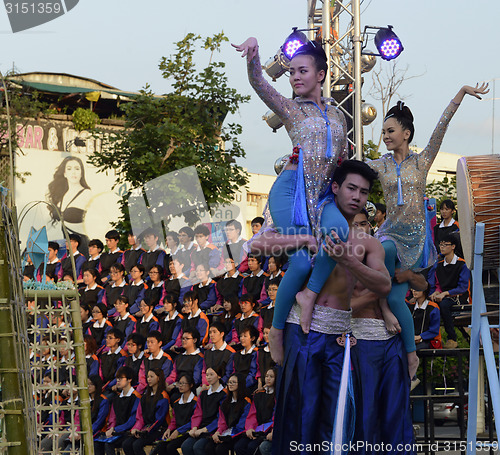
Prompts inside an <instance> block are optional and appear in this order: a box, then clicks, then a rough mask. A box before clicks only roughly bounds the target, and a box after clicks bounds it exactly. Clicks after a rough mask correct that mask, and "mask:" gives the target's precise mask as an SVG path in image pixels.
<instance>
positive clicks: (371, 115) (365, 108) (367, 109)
mask: <svg viewBox="0 0 500 455" xmlns="http://www.w3.org/2000/svg"><path fill="white" fill-rule="evenodd" d="M376 117H377V109H375V106H373V105H372V104H369V103H363V104H362V105H361V122H362V123H363V125H364V126H366V125H369V124H370V123H371V122H373V121H374V120H375V118H376Z"/></svg>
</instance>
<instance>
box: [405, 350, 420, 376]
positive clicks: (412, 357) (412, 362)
mask: <svg viewBox="0 0 500 455" xmlns="http://www.w3.org/2000/svg"><path fill="white" fill-rule="evenodd" d="M407 356H408V372H409V373H410V378H413V377H415V375H416V374H417V368H418V364H419V363H420V360H419V359H418V356H417V351H413V352H409V353H408V354H407Z"/></svg>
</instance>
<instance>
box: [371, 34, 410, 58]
mask: <svg viewBox="0 0 500 455" xmlns="http://www.w3.org/2000/svg"><path fill="white" fill-rule="evenodd" d="M374 41H375V46H376V47H377V49H378V51H379V53H380V56H381V57H382V58H383V59H384V60H392V59H395V58H396V57H398V56H399V54H401V52H403V50H404V48H403V44H402V43H401V40H400V39H399V38H398V37H397V35H396V34H395V33H394V32H393V31H392V27H391V26H389V27H388V28H381V29H380V30H379V31H378V32H377V34H376V35H375V40H374Z"/></svg>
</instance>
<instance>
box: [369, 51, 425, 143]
mask: <svg viewBox="0 0 500 455" xmlns="http://www.w3.org/2000/svg"><path fill="white" fill-rule="evenodd" d="M383 68H385V71H383ZM408 68H409V66H408V65H406V67H405V68H398V62H397V60H396V61H393V62H392V63H391V64H390V65H384V66H382V65H380V66H379V67H378V69H376V70H375V71H373V73H372V82H373V85H372V87H371V89H370V91H369V92H368V93H369V95H371V96H372V97H373V98H374V99H376V100H378V101H381V102H382V119H384V118H385V116H386V114H387V112H388V111H389V106H390V105H391V101H392V98H393V97H394V96H395V95H398V96H399V98H400V99H402V100H403V99H405V97H404V96H402V95H400V94H399V93H398V90H399V89H400V88H401V85H402V84H403V82H405V81H407V80H409V79H413V78H415V77H420V76H421V75H417V76H407V73H408ZM381 143H382V132H381V133H380V136H379V139H378V144H377V145H376V150H378V149H379V148H380V144H381Z"/></svg>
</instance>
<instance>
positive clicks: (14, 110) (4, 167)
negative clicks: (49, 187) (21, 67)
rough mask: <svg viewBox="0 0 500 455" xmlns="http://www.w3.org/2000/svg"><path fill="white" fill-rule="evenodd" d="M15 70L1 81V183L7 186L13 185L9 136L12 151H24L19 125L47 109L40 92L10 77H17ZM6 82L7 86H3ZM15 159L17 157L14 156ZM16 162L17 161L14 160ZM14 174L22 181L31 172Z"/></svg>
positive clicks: (24, 123)
mask: <svg viewBox="0 0 500 455" xmlns="http://www.w3.org/2000/svg"><path fill="white" fill-rule="evenodd" d="M15 75H16V73H15V72H9V73H7V74H6V75H5V78H4V81H3V82H0V87H1V88H0V183H2V181H5V182H8V183H7V186H10V185H12V183H13V182H10V178H9V174H10V158H9V136H10V138H11V142H12V151H13V154H15V153H22V150H21V149H20V148H19V146H18V136H17V129H18V126H19V125H22V126H25V125H26V124H27V122H28V121H29V119H30V118H36V117H38V116H39V115H40V113H41V112H42V111H43V110H44V109H46V107H47V104H46V103H44V102H42V101H41V100H40V96H39V93H38V92H36V91H31V92H30V91H29V90H27V89H25V88H24V87H20V86H19V85H17V84H14V83H12V82H11V81H10V80H9V78H15ZM3 83H5V88H4V86H3ZM5 89H6V91H7V96H8V102H9V108H10V109H9V113H10V132H9V125H8V123H9V122H8V119H7V104H6V97H5ZM13 158H14V159H15V157H13ZM14 162H15V161H14ZM14 175H15V176H16V177H17V178H19V179H20V180H21V181H23V179H24V178H25V176H26V175H29V172H25V173H19V172H16V171H15V165H14Z"/></svg>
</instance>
